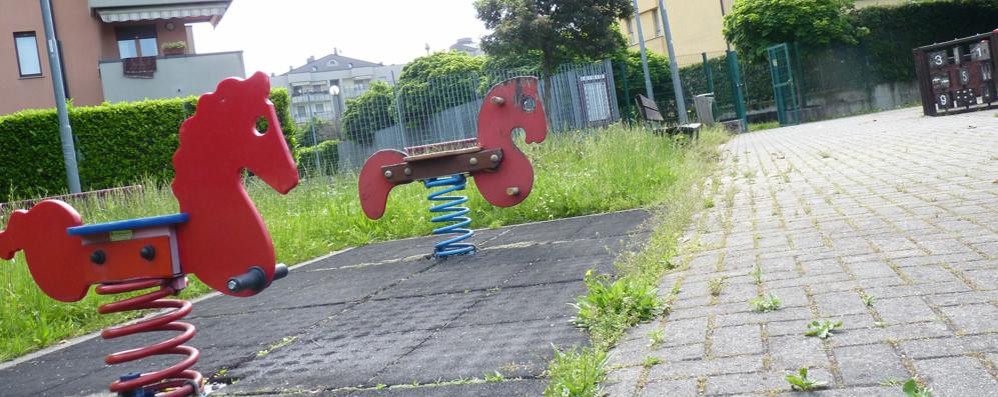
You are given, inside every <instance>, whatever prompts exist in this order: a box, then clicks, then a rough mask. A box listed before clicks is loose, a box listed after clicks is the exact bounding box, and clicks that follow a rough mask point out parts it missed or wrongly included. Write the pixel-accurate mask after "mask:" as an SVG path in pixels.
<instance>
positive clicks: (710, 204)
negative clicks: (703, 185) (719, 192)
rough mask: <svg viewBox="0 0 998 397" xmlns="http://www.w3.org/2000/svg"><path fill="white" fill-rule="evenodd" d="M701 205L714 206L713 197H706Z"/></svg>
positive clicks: (705, 206)
mask: <svg viewBox="0 0 998 397" xmlns="http://www.w3.org/2000/svg"><path fill="white" fill-rule="evenodd" d="M703 207H704V208H714V199H713V198H707V199H705V200H704V201H703Z"/></svg>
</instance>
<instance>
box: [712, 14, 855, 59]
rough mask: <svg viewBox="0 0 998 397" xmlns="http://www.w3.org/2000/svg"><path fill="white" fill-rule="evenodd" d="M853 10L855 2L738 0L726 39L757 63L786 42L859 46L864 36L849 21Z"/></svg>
mask: <svg viewBox="0 0 998 397" xmlns="http://www.w3.org/2000/svg"><path fill="white" fill-rule="evenodd" d="M852 9H853V0H739V1H737V2H735V3H734V4H733V5H732V9H731V13H730V14H728V15H726V16H725V17H724V37H725V38H726V39H727V40H728V41H730V42H731V43H732V44H734V45H735V47H737V48H738V50H739V51H742V52H744V53H746V55H748V56H749V57H750V58H755V59H764V58H765V52H766V48H767V47H769V46H772V45H775V44H779V43H785V42H786V43H792V42H798V43H800V44H801V45H802V46H804V47H809V48H815V47H821V46H825V45H828V44H830V43H845V44H856V43H857V39H858V38H859V37H860V36H861V34H862V32H861V31H860V30H858V29H857V28H856V27H855V26H853V22H852V21H851V20H850V19H849V18H848V13H849V12H850V11H852Z"/></svg>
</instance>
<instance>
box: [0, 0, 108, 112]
mask: <svg viewBox="0 0 998 397" xmlns="http://www.w3.org/2000/svg"><path fill="white" fill-rule="evenodd" d="M2 7H3V9H4V10H17V12H6V11H4V12H0V92H2V93H3V95H2V96H0V114H8V113H13V112H15V111H18V110H22V109H37V108H51V107H53V106H55V100H54V99H53V95H52V80H51V73H50V72H49V70H50V67H49V62H48V53H47V47H46V45H45V29H44V26H43V24H42V13H41V8H40V7H39V4H38V1H37V0H4V3H3V6H2ZM52 10H53V15H54V20H55V24H56V34H57V35H58V37H59V40H60V42H61V43H62V61H63V67H64V69H65V77H66V79H65V80H66V86H67V90H68V92H69V97H70V98H71V99H72V100H73V103H74V104H77V105H96V104H99V103H100V102H101V101H102V98H103V93H102V92H101V85H100V80H99V75H98V74H97V67H96V65H97V60H98V59H99V55H100V54H99V49H98V48H97V46H94V44H93V43H94V41H95V40H96V37H97V36H98V34H99V33H98V32H99V29H100V27H99V24H98V22H97V21H96V20H95V19H93V18H91V17H90V10H89V9H88V8H87V3H86V1H85V0H63V1H53V2H52ZM28 31H33V32H35V38H36V41H37V43H38V56H39V58H40V61H41V69H42V75H41V76H40V77H28V78H22V77H20V73H19V72H18V66H17V50H16V48H15V47H14V36H13V34H14V32H28ZM86 65H89V66H91V67H86Z"/></svg>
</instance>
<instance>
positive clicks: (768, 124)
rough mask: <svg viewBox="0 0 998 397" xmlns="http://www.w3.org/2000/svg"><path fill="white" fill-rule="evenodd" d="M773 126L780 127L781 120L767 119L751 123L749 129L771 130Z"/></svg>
mask: <svg viewBox="0 0 998 397" xmlns="http://www.w3.org/2000/svg"><path fill="white" fill-rule="evenodd" d="M773 128H780V122H779V121H767V122H765V123H751V124H749V126H748V130H749V131H762V130H770V129H773Z"/></svg>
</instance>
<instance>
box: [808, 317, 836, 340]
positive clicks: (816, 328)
mask: <svg viewBox="0 0 998 397" xmlns="http://www.w3.org/2000/svg"><path fill="white" fill-rule="evenodd" d="M841 326H842V321H841V320H839V321H836V322H831V321H829V320H825V321H818V320H814V321H812V322H811V323H810V324H808V325H807V331H804V336H817V337H818V338H820V339H825V338H827V337H829V336H831V335H832V331H834V330H835V329H836V328H839V327H841Z"/></svg>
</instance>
